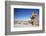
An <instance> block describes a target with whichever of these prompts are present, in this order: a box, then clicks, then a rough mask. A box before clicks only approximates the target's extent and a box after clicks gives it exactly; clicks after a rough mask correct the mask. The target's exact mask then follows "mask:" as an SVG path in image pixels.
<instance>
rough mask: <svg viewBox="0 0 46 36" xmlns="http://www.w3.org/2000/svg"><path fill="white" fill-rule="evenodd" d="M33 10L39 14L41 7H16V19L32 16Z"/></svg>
mask: <svg viewBox="0 0 46 36" xmlns="http://www.w3.org/2000/svg"><path fill="white" fill-rule="evenodd" d="M33 11H34V12H35V13H37V14H38V15H39V9H25V8H14V19H16V20H25V19H26V20H27V19H29V18H30V17H31V15H32V12H33Z"/></svg>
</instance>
